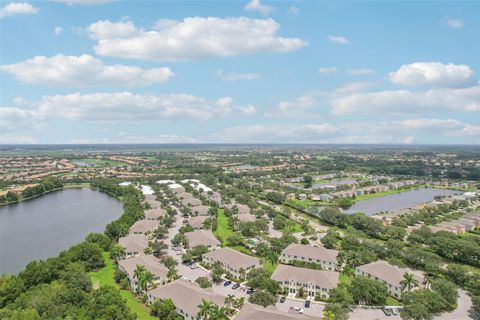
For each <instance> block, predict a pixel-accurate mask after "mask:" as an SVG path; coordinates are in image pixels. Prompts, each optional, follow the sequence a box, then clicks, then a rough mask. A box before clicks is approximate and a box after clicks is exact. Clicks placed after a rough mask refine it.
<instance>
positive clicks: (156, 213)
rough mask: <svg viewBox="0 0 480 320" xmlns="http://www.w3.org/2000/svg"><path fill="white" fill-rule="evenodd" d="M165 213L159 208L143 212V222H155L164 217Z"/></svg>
mask: <svg viewBox="0 0 480 320" xmlns="http://www.w3.org/2000/svg"><path fill="white" fill-rule="evenodd" d="M166 214H167V212H166V211H165V210H163V209H161V208H157V209H147V210H145V220H153V221H157V220H158V219H159V218H161V217H163V216H165V215H166Z"/></svg>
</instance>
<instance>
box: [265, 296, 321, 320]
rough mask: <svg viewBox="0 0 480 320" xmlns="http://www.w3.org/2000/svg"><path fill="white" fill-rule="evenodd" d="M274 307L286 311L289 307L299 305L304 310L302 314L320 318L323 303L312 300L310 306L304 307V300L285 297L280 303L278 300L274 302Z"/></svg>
mask: <svg viewBox="0 0 480 320" xmlns="http://www.w3.org/2000/svg"><path fill="white" fill-rule="evenodd" d="M275 307H276V308H277V309H278V310H280V311H282V312H288V311H289V310H290V307H301V308H302V309H303V310H305V313H304V314H306V315H309V316H311V317H316V318H319V319H320V318H321V317H322V314H323V308H324V307H325V305H324V304H321V303H319V302H316V301H312V302H311V303H310V308H305V300H297V299H292V298H288V297H287V299H286V300H285V302H284V303H280V302H279V301H278V302H277V303H276V304H275Z"/></svg>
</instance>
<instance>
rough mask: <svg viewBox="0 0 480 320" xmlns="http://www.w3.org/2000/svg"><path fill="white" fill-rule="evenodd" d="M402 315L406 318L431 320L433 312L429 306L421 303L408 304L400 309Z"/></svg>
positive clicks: (408, 319) (409, 319) (410, 319)
mask: <svg viewBox="0 0 480 320" xmlns="http://www.w3.org/2000/svg"><path fill="white" fill-rule="evenodd" d="M400 315H401V316H402V319H404V320H431V319H433V314H431V313H430V311H429V310H428V307H427V306H425V305H423V304H421V303H413V304H408V305H406V306H405V307H404V308H402V309H401V310H400Z"/></svg>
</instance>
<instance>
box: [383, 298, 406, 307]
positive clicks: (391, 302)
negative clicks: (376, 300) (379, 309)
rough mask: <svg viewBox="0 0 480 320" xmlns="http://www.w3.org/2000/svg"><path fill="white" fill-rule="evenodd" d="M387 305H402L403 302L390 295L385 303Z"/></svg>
mask: <svg viewBox="0 0 480 320" xmlns="http://www.w3.org/2000/svg"><path fill="white" fill-rule="evenodd" d="M385 305H387V306H401V305H402V304H401V303H400V301H398V300H397V299H395V298H392V297H390V296H388V298H387V302H386V303H385Z"/></svg>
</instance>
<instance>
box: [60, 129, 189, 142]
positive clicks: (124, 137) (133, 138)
mask: <svg viewBox="0 0 480 320" xmlns="http://www.w3.org/2000/svg"><path fill="white" fill-rule="evenodd" d="M195 142H196V140H195V139H193V138H191V137H187V136H178V135H174V134H160V135H152V136H137V135H130V134H127V133H124V132H121V133H120V134H119V135H118V137H116V138H100V139H98V138H94V139H91V138H83V139H73V140H70V141H69V143H73V144H113V143H121V144H125V143H127V144H128V143H132V144H133V143H150V144H154V143H166V144H168V143H195Z"/></svg>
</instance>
